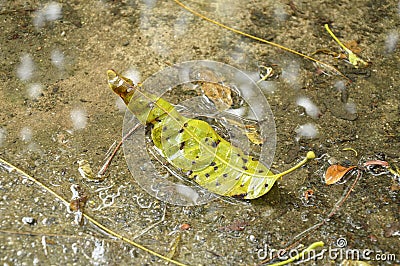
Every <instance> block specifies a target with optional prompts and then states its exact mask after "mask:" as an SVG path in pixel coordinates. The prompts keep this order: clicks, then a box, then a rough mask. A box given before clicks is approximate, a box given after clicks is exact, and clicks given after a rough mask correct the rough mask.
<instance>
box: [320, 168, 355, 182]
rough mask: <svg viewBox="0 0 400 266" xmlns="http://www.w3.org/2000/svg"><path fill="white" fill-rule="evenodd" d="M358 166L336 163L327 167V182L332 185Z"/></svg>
mask: <svg viewBox="0 0 400 266" xmlns="http://www.w3.org/2000/svg"><path fill="white" fill-rule="evenodd" d="M354 168H356V166H350V167H344V166H341V165H338V164H334V165H331V166H329V167H328V169H326V173H325V184H327V185H332V184H335V183H336V182H338V181H339V180H340V179H342V177H343V176H344V175H345V174H347V173H348V172H349V171H350V170H351V169H354Z"/></svg>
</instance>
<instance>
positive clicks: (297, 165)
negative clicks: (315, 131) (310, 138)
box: [273, 151, 315, 179]
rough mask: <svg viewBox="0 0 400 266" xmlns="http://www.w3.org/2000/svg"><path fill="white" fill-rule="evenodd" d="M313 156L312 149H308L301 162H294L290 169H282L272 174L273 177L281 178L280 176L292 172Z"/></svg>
mask: <svg viewBox="0 0 400 266" xmlns="http://www.w3.org/2000/svg"><path fill="white" fill-rule="evenodd" d="M314 158H315V153H314V152H313V151H309V152H307V155H306V157H305V158H304V159H303V160H302V161H301V162H299V163H298V164H296V165H295V166H293V167H292V168H290V169H288V170H286V171H283V172H282V173H279V174H276V175H274V176H273V177H275V178H276V179H278V178H281V177H282V176H284V175H286V174H289V173H291V172H293V171H294V170H296V169H298V168H300V167H302V166H303V165H304V164H305V163H307V162H308V161H309V160H312V159H314Z"/></svg>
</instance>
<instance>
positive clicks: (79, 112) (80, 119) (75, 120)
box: [71, 108, 87, 130]
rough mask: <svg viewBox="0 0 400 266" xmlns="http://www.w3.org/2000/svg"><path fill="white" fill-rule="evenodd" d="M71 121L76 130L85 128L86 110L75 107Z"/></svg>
mask: <svg viewBox="0 0 400 266" xmlns="http://www.w3.org/2000/svg"><path fill="white" fill-rule="evenodd" d="M71 121H72V124H73V127H74V129H75V130H79V129H84V128H85V127H86V125H87V115H86V111H85V110H83V109H81V108H75V109H73V110H72V111H71Z"/></svg>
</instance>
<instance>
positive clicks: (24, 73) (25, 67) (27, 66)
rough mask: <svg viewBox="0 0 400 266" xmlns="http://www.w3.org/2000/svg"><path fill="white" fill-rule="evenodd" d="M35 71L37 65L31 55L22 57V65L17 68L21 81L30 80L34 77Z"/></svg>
mask: <svg viewBox="0 0 400 266" xmlns="http://www.w3.org/2000/svg"><path fill="white" fill-rule="evenodd" d="M34 69H35V64H34V63H33V59H32V57H31V56H30V55H29V54H24V55H23V56H21V63H20V64H19V65H18V67H17V76H18V78H19V79H20V80H22V81H25V80H29V79H31V78H32V76H33V71H34Z"/></svg>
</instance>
